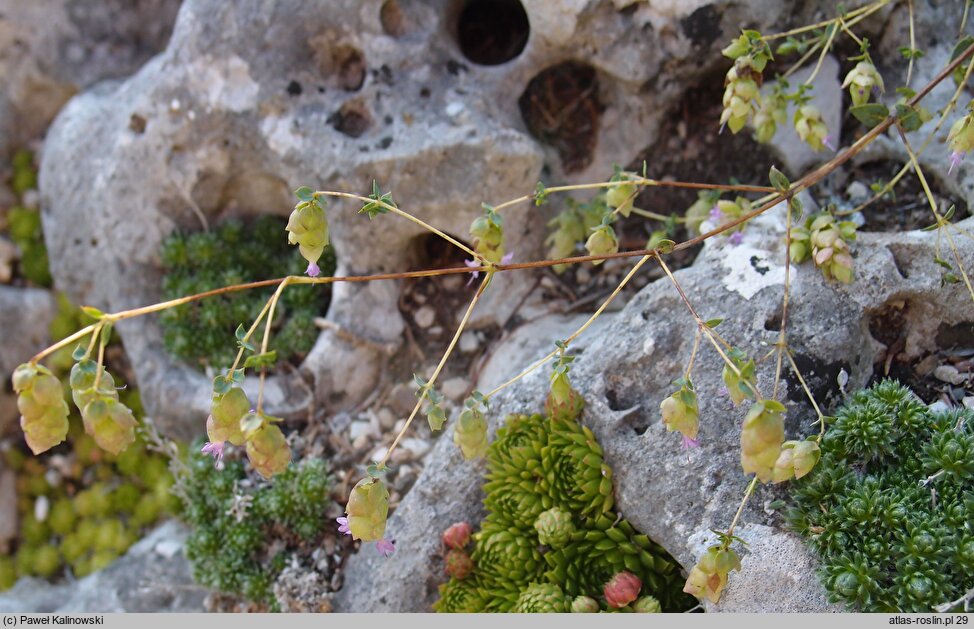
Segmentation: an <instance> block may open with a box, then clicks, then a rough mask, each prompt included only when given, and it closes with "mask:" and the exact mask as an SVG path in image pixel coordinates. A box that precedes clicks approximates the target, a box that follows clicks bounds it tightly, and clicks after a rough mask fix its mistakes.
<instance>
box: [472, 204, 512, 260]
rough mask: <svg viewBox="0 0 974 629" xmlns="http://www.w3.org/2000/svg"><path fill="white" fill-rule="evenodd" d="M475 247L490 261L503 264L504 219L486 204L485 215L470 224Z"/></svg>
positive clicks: (475, 249)
mask: <svg viewBox="0 0 974 629" xmlns="http://www.w3.org/2000/svg"><path fill="white" fill-rule="evenodd" d="M470 235H471V236H472V237H473V248H474V251H476V252H477V253H478V254H480V255H481V256H483V258H484V259H485V260H487V261H488V262H492V263H494V264H501V259H502V258H503V257H504V221H503V219H502V217H501V215H500V214H498V213H497V212H495V211H494V209H493V208H492V207H490V206H487V205H485V206H484V214H483V216H478V217H477V218H476V219H474V222H473V223H471V224H470Z"/></svg>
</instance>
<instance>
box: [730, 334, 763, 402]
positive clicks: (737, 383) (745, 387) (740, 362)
mask: <svg viewBox="0 0 974 629" xmlns="http://www.w3.org/2000/svg"><path fill="white" fill-rule="evenodd" d="M727 357H728V358H729V359H730V361H731V362H732V363H733V364H734V367H735V368H736V369H732V368H731V366H730V365H728V364H726V363H725V364H724V370H723V371H722V372H721V376H722V377H723V380H724V385H725V386H726V387H727V394H728V395H729V396H730V399H731V401H732V402H733V403H734V404H735V405H737V404H740V403H741V402H743V401H744V400H746V399H754V390H755V386H756V385H755V382H756V381H755V378H756V375H755V371H756V370H757V366H756V365H755V363H754V360H753V359H749V358H748V357H747V356H746V355H744V353H743V352H742V351H740V350H739V349H736V348H735V349H733V350H731V351H730V352H729V353H728V356H727Z"/></svg>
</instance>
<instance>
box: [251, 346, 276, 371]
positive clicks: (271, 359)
mask: <svg viewBox="0 0 974 629" xmlns="http://www.w3.org/2000/svg"><path fill="white" fill-rule="evenodd" d="M276 362H277V350H271V351H269V352H264V353H263V354H254V355H253V356H248V357H247V360H245V361H244V369H264V368H266V367H273V366H274V363H276Z"/></svg>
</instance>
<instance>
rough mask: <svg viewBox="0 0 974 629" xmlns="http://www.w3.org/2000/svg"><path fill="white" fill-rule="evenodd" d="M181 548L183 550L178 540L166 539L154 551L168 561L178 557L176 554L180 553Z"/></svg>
mask: <svg viewBox="0 0 974 629" xmlns="http://www.w3.org/2000/svg"><path fill="white" fill-rule="evenodd" d="M180 548H182V545H181V544H180V543H179V542H177V541H176V540H172V539H166V540H162V541H161V542H159V543H158V544H156V545H155V548H153V550H155V551H156V553H158V554H159V555H162V556H163V557H165V558H166V559H171V558H172V557H175V556H176V553H178V552H179V549H180Z"/></svg>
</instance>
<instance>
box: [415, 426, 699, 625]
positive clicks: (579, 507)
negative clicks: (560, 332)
mask: <svg viewBox="0 0 974 629" xmlns="http://www.w3.org/2000/svg"><path fill="white" fill-rule="evenodd" d="M487 462H488V473H487V477H486V483H485V484H484V491H485V492H486V498H485V499H484V504H485V505H486V506H487V510H488V514H487V517H486V518H485V520H484V522H483V524H482V525H481V529H480V531H479V532H478V533H476V534H475V535H474V541H475V548H474V551H473V554H472V558H473V561H474V563H475V568H474V570H473V572H472V573H471V574H470V575H469V576H467V577H466V578H464V579H462V580H460V579H456V578H454V579H451V580H450V581H449V582H448V583H446V584H444V585H443V586H441V587H440V600H439V601H437V603H436V604H435V605H434V608H435V609H436V610H437V611H440V612H482V611H496V612H511V611H567V610H568V607H569V604H570V602H571V601H572V599H574V598H575V597H577V596H579V595H585V596H590V597H593V598H598V599H601V598H602V588H603V586H604V585H605V583H606V582H607V581H609V579H611V578H612V577H613V576H614V575H616V574H618V573H619V572H621V571H623V570H628V571H630V572H632V573H634V574H635V575H637V576H638V577H639V578H640V580H641V581H642V584H643V587H644V589H645V591H646V593H648V594H652V595H653V596H655V597H656V598H657V599H659V600H660V602H661V603H662V606H663V609H665V610H667V611H679V610H683V609H687V608H689V607H691V606H692V605H693V599H691V598H690V597H688V596H686V595H685V594H683V592H682V591H681V590H682V587H683V577H682V576H681V574H680V567H679V565H678V564H677V563H676V561H675V560H673V558H672V557H670V556H669V555H668V554H667V553H666V551H665V550H663V548H662V547H660V546H659V545H658V544H656V543H654V542H653V541H652V540H650V539H649V538H648V537H647V536H645V535H642V534H640V533H639V532H638V531H636V530H635V529H634V528H633V526H632V525H631V524H629V522H628V521H626V520H625V519H623V518H621V517H620V516H618V515H617V514H616V513H615V511H614V510H613V505H614V499H613V492H612V470H611V469H609V467H608V466H607V465H606V464H605V462H604V461H603V459H602V448H601V447H600V446H599V444H598V442H597V441H596V439H595V435H593V434H592V432H591V431H590V430H589V429H588V428H585V427H584V426H581V425H579V424H578V423H577V422H575V421H574V420H565V419H562V420H554V419H551V418H546V417H542V416H541V415H531V416H528V415H517V416H511V417H508V419H507V422H506V424H505V425H504V427H502V428H500V429H499V430H498V431H497V439H496V440H495V441H494V443H492V444H491V445H490V448H489V450H488V452H487ZM541 537H543V538H544V539H545V542H546V543H542V542H541Z"/></svg>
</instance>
